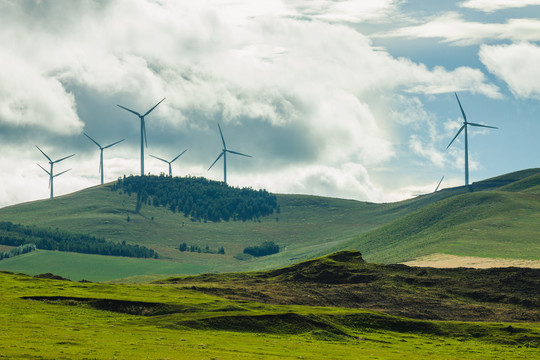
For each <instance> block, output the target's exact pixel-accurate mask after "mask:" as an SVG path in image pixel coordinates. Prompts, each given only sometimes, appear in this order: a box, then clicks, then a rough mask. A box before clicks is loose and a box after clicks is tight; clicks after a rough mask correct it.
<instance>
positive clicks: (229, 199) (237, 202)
mask: <svg viewBox="0 0 540 360" xmlns="http://www.w3.org/2000/svg"><path fill="white" fill-rule="evenodd" d="M112 190H113V191H123V192H124V193H127V194H128V195H130V196H131V194H137V205H136V208H135V211H136V212H138V211H139V210H140V209H141V207H142V205H153V206H163V207H166V208H168V209H169V210H171V211H172V212H179V213H183V214H184V216H186V217H191V218H192V219H194V220H198V221H201V220H204V221H213V222H219V221H221V220H224V221H229V220H233V221H237V220H242V221H246V220H255V219H258V218H260V217H262V216H267V215H271V214H273V212H274V211H277V212H279V207H278V205H277V199H276V196H275V195H274V194H271V193H269V192H268V191H266V190H253V189H251V188H235V187H230V186H227V184H224V183H223V182H219V181H212V180H208V179H205V178H202V177H201V178H197V177H173V178H171V177H168V176H164V175H163V174H162V175H160V176H152V175H150V176H143V177H141V176H133V175H131V176H128V177H126V176H124V177H123V178H119V179H118V181H117V182H116V184H115V185H113V186H112Z"/></svg>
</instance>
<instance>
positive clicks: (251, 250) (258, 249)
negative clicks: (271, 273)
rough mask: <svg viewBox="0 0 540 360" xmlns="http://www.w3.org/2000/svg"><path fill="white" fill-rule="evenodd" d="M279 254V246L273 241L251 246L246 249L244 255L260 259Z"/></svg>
mask: <svg viewBox="0 0 540 360" xmlns="http://www.w3.org/2000/svg"><path fill="white" fill-rule="evenodd" d="M278 252H279V245H276V244H274V242H273V241H265V242H263V243H262V244H261V245H258V246H249V247H247V248H245V249H244V254H249V255H251V256H255V257H259V256H266V255H272V254H277V253H278Z"/></svg>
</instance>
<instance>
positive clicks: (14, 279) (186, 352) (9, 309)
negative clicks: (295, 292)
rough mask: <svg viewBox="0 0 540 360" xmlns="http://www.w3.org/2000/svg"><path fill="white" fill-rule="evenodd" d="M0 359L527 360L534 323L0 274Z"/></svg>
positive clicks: (537, 330)
mask: <svg viewBox="0 0 540 360" xmlns="http://www.w3.org/2000/svg"><path fill="white" fill-rule="evenodd" d="M0 294H2V295H1V297H0V341H1V342H2V344H3V346H2V348H1V349H0V357H2V358H9V359H74V358H77V359H178V358H184V359H388V358H397V357H402V358H419V357H429V358H430V359H478V358H492V359H534V358H538V356H540V350H539V349H538V346H539V345H540V327H539V326H538V324H535V323H511V324H508V323H504V322H496V323H470V322H445V321H425V320H412V319H408V318H405V317H399V316H391V315H387V314H384V313H381V312H377V311H368V310H360V309H347V308H336V307H321V306H300V305H273V304H262V303H257V302H253V301H246V300H232V299H225V298H222V297H217V296H213V295H208V294H203V293H201V292H197V291H194V290H190V289H184V288H181V287H178V286H175V285H151V284H146V285H143V284H137V285H126V284H123V285H118V284H103V283H87V282H83V283H81V282H71V281H63V280H53V279H41V278H33V277H30V276H27V275H23V274H10V273H5V272H4V273H0Z"/></svg>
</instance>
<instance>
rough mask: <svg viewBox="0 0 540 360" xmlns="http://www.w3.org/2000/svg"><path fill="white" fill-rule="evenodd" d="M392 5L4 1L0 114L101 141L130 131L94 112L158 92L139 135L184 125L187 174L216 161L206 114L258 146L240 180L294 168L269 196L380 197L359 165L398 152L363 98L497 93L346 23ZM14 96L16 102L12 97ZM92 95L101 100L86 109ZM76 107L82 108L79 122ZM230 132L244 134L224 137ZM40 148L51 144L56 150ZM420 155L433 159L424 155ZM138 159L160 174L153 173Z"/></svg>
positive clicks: (245, 148)
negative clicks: (87, 130)
mask: <svg viewBox="0 0 540 360" xmlns="http://www.w3.org/2000/svg"><path fill="white" fill-rule="evenodd" d="M398 3H399V1H390V0H387V1H383V2H380V1H362V2H354V1H322V0H321V1H317V2H310V3H309V4H308V3H305V4H307V5H303V4H300V3H299V2H286V3H283V2H281V1H277V0H275V1H272V0H264V1H263V0H261V1H257V2H256V3H255V2H253V1H247V0H246V1H240V2H238V1H236V2H230V1H218V0H215V1H208V2H174V1H171V2H155V1H145V0H129V1H128V0H118V1H114V2H103V3H101V2H72V1H63V2H53V1H43V2H37V3H35V2H13V3H9V5H6V4H3V6H2V7H0V10H2V11H0V21H1V23H2V24H3V25H2V26H0V41H2V44H3V47H4V48H5V49H7V50H6V52H7V53H9V54H10V56H3V57H2V58H0V122H1V123H6V124H9V125H10V126H14V127H17V126H19V127H24V126H30V125H32V126H34V125H40V126H42V127H47V128H48V129H49V130H50V131H52V132H54V133H57V134H62V135H70V134H78V133H80V132H81V131H82V128H83V126H86V127H89V126H90V125H92V126H94V131H95V132H96V133H95V134H94V133H92V135H94V136H98V137H99V135H100V134H107V135H110V136H111V137H112V139H111V142H112V141H115V140H116V138H117V136H118V137H119V138H122V137H124V135H125V132H128V130H125V131H124V130H123V131H122V135H119V134H110V132H111V130H110V127H109V123H108V122H107V121H109V122H110V120H100V119H96V117H95V116H94V112H97V111H98V110H99V111H101V112H102V113H105V114H106V115H107V117H108V118H109V119H110V118H114V119H115V122H116V121H118V122H120V121H121V120H122V119H124V118H127V117H128V116H130V115H129V114H127V113H125V112H123V111H122V110H120V109H118V108H116V107H115V106H114V105H115V104H116V103H120V104H123V105H125V106H128V107H133V108H134V109H135V110H138V111H144V110H145V109H146V108H147V107H149V106H152V105H153V104H154V103H155V102H157V101H158V100H159V99H161V98H162V97H163V96H166V97H167V100H166V101H165V102H164V103H163V104H162V105H160V107H159V108H158V109H156V111H155V112H154V113H152V119H151V121H148V123H147V130H148V134H149V142H150V144H152V145H151V146H156V147H157V146H159V145H160V144H162V143H164V142H165V140H163V139H165V138H166V137H169V138H170V137H173V135H172V134H171V133H172V131H173V130H174V136H178V137H179V138H182V139H183V140H185V141H187V140H189V139H191V138H192V136H195V135H193V134H195V133H196V134H197V136H198V137H197V138H195V139H194V140H193V143H195V144H196V147H195V148H191V149H190V153H189V155H190V156H192V158H191V159H192V160H188V159H189V158H188V159H186V163H185V164H186V166H189V167H191V168H192V169H194V170H190V172H195V173H197V174H199V173H200V174H205V175H208V173H207V172H206V168H205V167H201V165H200V163H201V162H202V161H208V165H207V166H209V165H210V163H211V160H212V159H209V160H206V156H209V157H212V156H215V155H214V154H213V150H212V149H214V147H217V145H219V144H217V143H216V141H217V140H218V138H217V134H216V133H215V131H216V129H215V120H220V121H222V125H224V130H225V132H227V131H229V132H227V135H228V136H231V143H232V144H240V148H236V146H235V149H236V150H238V151H242V152H246V153H250V152H251V151H253V150H254V149H256V150H257V151H258V152H259V157H258V160H259V161H258V163H259V165H256V164H257V162H255V161H253V162H245V163H241V164H239V167H238V168H237V171H239V173H241V174H242V175H243V176H244V178H246V179H249V178H250V177H252V178H257V176H256V174H255V172H257V171H263V170H262V169H265V167H268V166H272V167H273V168H272V170H274V171H276V173H278V174H282V172H281V168H283V167H286V166H288V165H290V164H293V165H295V166H297V168H298V169H299V170H298V171H300V174H301V176H294V175H291V176H280V177H268V179H271V180H265V182H264V184H265V185H266V186H267V187H268V188H271V189H276V191H285V190H287V189H299V190H302V189H304V190H305V191H306V192H307V191H313V192H315V193H319V194H321V195H332V194H341V195H343V196H346V197H355V198H358V199H370V200H375V199H381V198H383V197H382V195H381V190H380V189H379V188H378V187H377V186H374V185H373V184H372V183H371V181H370V178H369V173H370V172H371V171H373V169H374V168H376V167H377V166H380V165H381V164H384V163H385V162H388V161H390V160H391V159H393V158H394V157H395V156H396V150H395V148H394V146H393V145H392V143H391V135H392V134H391V132H392V128H391V126H392V122H391V121H390V120H389V119H388V118H389V117H390V115H388V114H387V113H384V112H382V111H381V112H378V113H377V112H376V111H375V110H374V108H375V105H374V104H377V106H378V107H379V108H383V109H384V108H385V104H384V100H381V97H382V96H381V95H384V96H386V97H388V98H390V97H392V96H393V95H396V94H438V93H444V92H449V91H458V90H468V91H471V92H474V93H481V94H484V95H486V96H489V97H497V96H500V95H499V92H498V89H497V87H496V86H494V85H493V84H490V83H489V82H488V80H487V79H486V77H485V76H484V75H483V73H482V72H481V71H480V70H478V69H473V68H470V67H460V68H457V69H454V70H448V69H445V68H443V67H435V68H428V67H426V66H425V65H423V64H421V63H415V62H412V61H410V60H408V59H404V58H395V57H393V56H392V55H391V54H390V53H388V52H386V51H381V50H378V49H376V48H374V47H373V46H372V43H371V41H370V39H369V38H368V37H367V36H364V35H362V34H361V33H359V32H358V31H356V30H355V29H353V28H351V27H349V26H346V25H344V23H347V22H349V21H353V22H354V21H359V20H370V21H379V20H381V21H382V19H383V18H384V16H385V14H388V13H391V12H392V11H395V9H396V7H397V4H398ZM25 4H29V5H28V6H29V9H28V8H25V7H24V6H25ZM327 10H328V11H327ZM306 14H309V16H308V17H309V18H310V20H309V21H307V20H305V16H307V15H306ZM75 19H76V20H75ZM14 34H17V36H16V37H15V36H14ZM80 94H82V95H80ZM87 94H90V95H91V97H92V99H91V100H89V99H88V98H89V97H90V95H87ZM407 96H411V95H407ZM21 99H22V100H25V101H27V103H24V101H23V102H22V105H20V104H21V101H22V100H21ZM91 101H95V103H97V104H99V105H100V106H101V108H100V109H97V108H96V109H93V108H92V106H91V105H92V104H93V103H91ZM104 104H105V105H104ZM82 105H86V106H85V108H86V109H87V110H86V111H87V115H86V117H84V118H82V120H81V119H80V118H79V115H78V112H79V109H80V108H83V107H84V106H82ZM81 114H82V113H81ZM81 117H82V115H81ZM118 119H120V120H118ZM82 121H84V124H83V122H82ZM100 121H101V122H100ZM126 124H129V125H126V126H129V127H130V128H129V129H130V131H132V132H135V131H136V130H137V126H136V123H135V122H134V121H131V120H130V122H129V123H128V122H126ZM232 129H234V131H235V133H232V131H233V130H232ZM261 129H263V130H261ZM210 132H211V133H212V136H211V137H209V136H208V134H209V133H210ZM113 135H114V136H113ZM233 135H234V136H237V139H238V138H241V139H243V140H244V141H243V142H241V143H240V142H234V140H235V138H234V137H233ZM151 136H153V137H154V138H150V137H151ZM215 140H216V141H215ZM85 141H86V140H82V142H83V143H84V142H85ZM130 141H131V142H130ZM169 141H171V142H172V140H169ZM51 142H52V143H51V144H50V146H55V145H57V144H58V142H57V141H51ZM71 144H73V146H78V147H79V148H80V149H82V151H83V153H84V152H86V153H88V152H89V151H90V150H89V149H90V145H91V144H86V145H79V141H78V140H76V139H74V137H73V139H72V142H71ZM135 144H136V142H135V140H134V139H127V141H126V144H124V145H125V146H126V147H130V148H131V150H133V149H136V146H135ZM154 144H155V145H154ZM87 145H88V146H87ZM84 146H87V147H84ZM175 146H177V144H176V143H175ZM182 149H183V148H182ZM427 149H429V145H428V147H427ZM93 150H94V149H93V148H92V151H93ZM171 152H173V151H171ZM174 152H176V149H175V150H174ZM418 153H419V154H423V155H422V156H428V157H430V158H433V156H432V155H428V153H425V152H423V150H422V151H421V150H418ZM118 154H119V155H117V157H118V159H122V158H124V163H125V164H126V165H125V166H124V171H125V172H126V173H130V172H131V173H138V171H137V170H136V169H137V162H138V159H137V155H138V154H137V153H136V152H134V151H133V152H132V151H127V150H126V151H118ZM158 155H159V154H158ZM36 157H39V154H38V153H36V154H31V155H29V156H28V161H31V159H32V158H36ZM201 159H202V160H201ZM433 159H434V160H435V161H438V160H436V159H435V158H433ZM121 162H122V161H121V160H118V164H116V162H114V163H113V162H111V164H115V167H114V169H116V170H113V171H122V170H121V169H122V166H121V164H120V163H121ZM149 164H150V163H149ZM315 164H316V165H315ZM342 164H347V165H342ZM77 166H78V167H79V168H80V172H73V174H72V175H70V176H74V177H78V179H82V180H80V181H82V182H84V181H88V180H87V178H86V177H85V176H89V175H88V174H93V173H94V171H93V170H92V171H91V170H90V169H94V168H95V167H96V164H94V163H90V162H88V161H78V162H77ZM148 166H149V169H150V170H151V171H156V172H158V173H159V169H160V168H161V167H157V165H148ZM291 174H292V173H291ZM111 176H115V173H114V172H111ZM85 179H86V180H85ZM299 180H302V181H303V182H304V183H305V185H302V184H298V181H299ZM272 181H274V182H275V183H273V182H272ZM74 183H77V181H74ZM288 184H289V185H288Z"/></svg>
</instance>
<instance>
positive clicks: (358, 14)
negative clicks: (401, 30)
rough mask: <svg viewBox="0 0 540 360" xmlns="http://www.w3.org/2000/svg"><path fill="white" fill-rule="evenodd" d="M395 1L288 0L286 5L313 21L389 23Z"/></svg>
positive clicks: (394, 11)
mask: <svg viewBox="0 0 540 360" xmlns="http://www.w3.org/2000/svg"><path fill="white" fill-rule="evenodd" d="M399 3H400V1H396V0H364V1H355V0H338V1H335V0H315V1H302V0H288V1H286V4H287V5H288V6H289V7H291V8H293V9H294V10H295V12H297V13H299V14H301V15H303V16H307V17H310V18H313V19H319V20H326V21H345V22H354V23H357V22H362V21H389V16H390V15H396V14H397V6H398V5H399Z"/></svg>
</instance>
